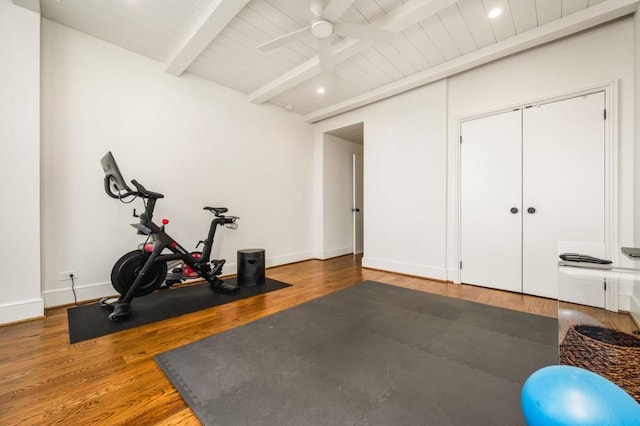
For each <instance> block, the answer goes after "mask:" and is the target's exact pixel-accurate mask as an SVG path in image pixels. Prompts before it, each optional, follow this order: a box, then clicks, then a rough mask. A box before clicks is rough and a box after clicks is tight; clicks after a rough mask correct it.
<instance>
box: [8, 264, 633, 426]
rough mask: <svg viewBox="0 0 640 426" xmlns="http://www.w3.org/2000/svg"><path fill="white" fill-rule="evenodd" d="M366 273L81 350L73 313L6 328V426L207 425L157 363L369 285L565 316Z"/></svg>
mask: <svg viewBox="0 0 640 426" xmlns="http://www.w3.org/2000/svg"><path fill="white" fill-rule="evenodd" d="M360 265H361V258H360V257H359V256H350V255H349V256H342V257H338V258H335V259H330V260H326V261H320V260H309V261H305V262H300V263H295V264H291V265H284V266H279V267H275V268H270V269H268V270H267V276H268V277H269V278H272V279H276V280H280V281H284V282H287V283H290V284H292V286H291V287H288V288H285V289H282V290H278V291H275V292H272V293H267V294H264V295H260V296H256V297H253V298H250V299H244V300H239V301H237V302H234V303H229V304H226V305H222V306H217V307H214V308H210V309H206V310H202V311H199V312H194V313H192V314H188V315H184V316H182V317H179V318H177V319H170V320H166V321H161V322H157V323H153V324H149V325H146V326H142V327H138V328H134V329H131V330H126V331H122V332H119V333H115V334H111V335H108V336H103V337H100V338H97V339H93V340H88V341H84V342H80V343H76V344H73V345H71V344H69V337H68V328H67V308H66V307H62V308H54V309H49V310H47V313H46V317H45V318H43V319H38V320H33V321H28V322H23V323H19V324H12V325H7V326H3V327H0V424H2V425H54V424H62V425H125V424H126V425H156V424H157V425H190V424H199V422H198V420H197V419H196V417H195V416H194V415H193V413H192V412H191V410H190V409H189V408H188V406H187V405H186V403H185V402H184V401H183V400H182V398H181V397H180V395H179V394H178V392H177V391H176V390H175V389H174V388H173V386H172V385H171V383H170V382H169V380H168V379H167V378H166V377H165V375H164V374H163V373H162V371H161V370H160V368H159V367H158V366H157V365H156V363H155V362H154V360H153V356H154V355H156V354H158V353H161V352H165V351H167V350H170V349H174V348H177V347H180V346H183V345H186V344H188V343H191V342H194V341H196V340H199V339H202V338H205V337H208V336H211V335H213V334H216V333H220V332H222V331H225V330H228V329H231V328H234V327H237V326H239V325H242V324H245V323H248V322H250V321H254V320H256V319H259V318H262V317H264V316H267V315H271V314H274V313H276V312H279V311H281V310H283V309H287V308H289V307H292V306H295V305H299V304H301V303H304V302H307V301H309V300H312V299H316V298H318V297H322V296H324V295H326V294H329V293H332V292H335V291H338V290H340V289H344V288H347V287H350V286H353V285H355V284H357V283H360V282H362V281H365V280H374V281H379V282H383V283H387V284H391V285H396V286H400V287H405V288H410V289H415V290H420V291H426V292H430V293H436V294H441V295H444V296H449V297H455V298H459V299H464V300H469V301H474V302H480V303H485V304H489V305H493V306H499V307H503V308H508V309H514V310H519V311H523V312H529V313H534V314H538V315H545V316H550V317H555V316H556V315H557V309H558V303H557V301H555V300H549V299H543V298H538V297H533V296H526V295H521V294H514V293H509V292H504V291H497V290H490V289H485V288H481V287H475V286H469V285H455V284H450V283H442V282H436V281H430V280H427V279H422V278H416V277H410V276H405V275H399V274H393V273H389V272H383V271H376V270H371V269H363V268H361V266H360ZM134 309H135V301H134ZM105 321H106V317H105ZM606 321H608V322H610V323H611V324H614V325H615V326H617V327H618V328H619V329H624V330H632V329H634V327H635V326H634V324H633V323H632V322H631V320H630V319H629V318H628V316H626V315H616V314H612V315H607V318H606Z"/></svg>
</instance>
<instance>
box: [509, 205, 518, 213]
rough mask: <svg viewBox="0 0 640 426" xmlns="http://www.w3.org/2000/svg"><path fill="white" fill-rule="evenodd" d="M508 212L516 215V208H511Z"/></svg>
mask: <svg viewBox="0 0 640 426" xmlns="http://www.w3.org/2000/svg"><path fill="white" fill-rule="evenodd" d="M510 212H511V213H513V214H516V213H518V208H517V207H511V210H510Z"/></svg>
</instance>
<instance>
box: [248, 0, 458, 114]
mask: <svg viewBox="0 0 640 426" xmlns="http://www.w3.org/2000/svg"><path fill="white" fill-rule="evenodd" d="M456 2H457V0H411V1H409V2H407V3H405V4H403V5H402V6H400V7H398V8H396V9H394V10H392V11H391V12H389V13H388V14H387V15H385V16H382V17H381V18H379V19H376V20H375V21H373V22H372V25H375V26H378V27H382V28H385V29H387V30H392V31H402V30H404V29H406V28H408V27H410V26H411V25H414V24H417V23H418V22H420V21H422V20H424V19H426V18H428V17H429V16H432V15H435V14H436V13H438V12H439V11H441V10H443V9H445V8H447V7H449V6H451V5H453V4H455V3H456ZM370 46H371V43H369V42H365V41H360V40H355V39H345V40H342V41H341V42H339V43H336V44H335V45H334V46H333V56H334V58H335V63H336V64H337V63H340V62H342V61H344V60H346V59H349V58H350V57H352V56H355V55H357V54H358V53H360V52H362V51H364V50H366V49H368V48H369V47H370ZM319 72H320V63H319V61H318V57H317V56H315V57H313V58H311V59H309V60H308V61H305V62H304V63H302V64H301V65H299V66H297V67H296V68H294V69H292V70H291V71H288V72H286V73H285V74H283V75H281V76H280V77H277V78H276V79H274V80H272V81H270V82H269V83H267V84H265V85H264V86H262V87H261V88H259V89H257V90H256V91H254V92H252V93H250V94H249V101H250V102H253V103H256V104H261V103H263V102H266V101H268V100H269V99H271V98H273V97H275V96H278V95H279V94H280V93H282V92H284V91H286V90H289V89H290V88H292V87H294V86H296V85H298V84H300V83H302V82H303V81H306V80H308V79H310V78H311V77H313V76H315V75H316V74H318V73H319Z"/></svg>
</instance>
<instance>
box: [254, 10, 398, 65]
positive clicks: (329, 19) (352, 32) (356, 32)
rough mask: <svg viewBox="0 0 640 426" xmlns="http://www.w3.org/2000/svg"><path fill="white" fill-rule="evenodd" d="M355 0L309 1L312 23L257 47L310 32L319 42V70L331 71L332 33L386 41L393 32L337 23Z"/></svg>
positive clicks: (273, 45) (268, 46) (264, 47)
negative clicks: (312, 17)
mask: <svg viewBox="0 0 640 426" xmlns="http://www.w3.org/2000/svg"><path fill="white" fill-rule="evenodd" d="M354 2H355V0H330V1H323V0H311V13H312V14H313V16H314V19H313V21H312V22H311V25H309V26H307V27H304V28H301V29H299V30H296V31H293V32H291V33H289V34H285V35H283V36H280V37H278V38H275V39H273V40H271V41H268V42H266V43H263V44H261V45H259V46H258V49H260V50H262V51H263V52H268V51H270V50H273V49H276V48H278V47H281V46H284V45H285V44H287V43H290V42H292V41H294V40H298V39H300V38H302V37H305V36H306V35H308V34H309V33H311V35H313V36H314V37H315V38H316V42H317V45H318V56H319V58H320V69H321V70H322V71H331V70H333V68H334V65H335V63H334V59H333V49H332V43H331V36H332V35H334V34H336V35H339V36H342V37H350V38H356V39H358V40H363V41H370V42H374V43H376V42H384V41H388V40H389V39H390V38H391V37H392V36H393V34H394V33H393V31H390V30H386V29H383V28H380V27H376V26H374V25H360V24H351V23H347V22H336V21H337V19H338V18H340V16H342V14H343V13H344V12H345V11H346V10H347V9H348V8H349V7H351V5H352V4H353V3H354Z"/></svg>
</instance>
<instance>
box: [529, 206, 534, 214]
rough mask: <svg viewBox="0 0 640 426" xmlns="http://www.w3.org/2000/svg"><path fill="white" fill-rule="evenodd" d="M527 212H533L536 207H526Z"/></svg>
mask: <svg viewBox="0 0 640 426" xmlns="http://www.w3.org/2000/svg"><path fill="white" fill-rule="evenodd" d="M527 212H529V213H530V214H534V213H535V212H536V209H535V208H533V207H529V208H528V209H527Z"/></svg>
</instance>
